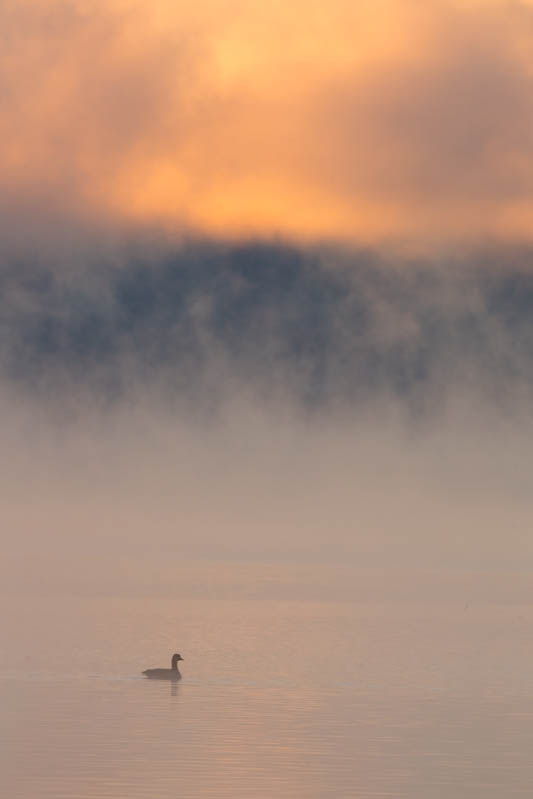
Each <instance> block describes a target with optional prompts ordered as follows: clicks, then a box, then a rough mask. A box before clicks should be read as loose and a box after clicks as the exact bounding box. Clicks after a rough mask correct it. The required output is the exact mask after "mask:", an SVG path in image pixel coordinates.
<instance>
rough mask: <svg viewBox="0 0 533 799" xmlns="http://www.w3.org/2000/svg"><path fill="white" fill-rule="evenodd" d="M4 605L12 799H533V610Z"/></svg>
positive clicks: (5, 756)
mask: <svg viewBox="0 0 533 799" xmlns="http://www.w3.org/2000/svg"><path fill="white" fill-rule="evenodd" d="M3 605H4V612H3V614H2V629H1V631H0V634H1V640H2V651H1V660H0V694H1V707H2V712H1V739H2V743H1V748H0V795H1V796H2V797H6V798H7V797H9V799H45V798H47V799H48V798H49V799H63V797H64V798H65V799H67V797H68V799H89V798H92V797H102V798H103V797H105V798H106V799H118V798H119V797H128V799H136V798H137V797H150V799H158V798H159V797H160V798H161V799H164V798H166V797H181V799H183V797H220V799H225V798H226V797H232V798H238V797H246V798H247V799H253V798H254V797H256V798H257V799H259V798H263V797H265V799H266V797H268V799H270V798H271V797H277V799H285V798H288V797H306V799H318V797H360V799H370V797H372V799H378V798H379V799H382V798H384V797H395V799H400V798H401V797H406V798H408V799H462V798H463V797H464V799H467V798H468V799H478V798H479V799H503V798H504V797H505V799H513V797H531V796H533V758H532V756H531V754H532V752H533V644H532V641H533V614H532V612H531V609H530V608H528V607H525V606H507V607H505V606H500V607H499V606H490V605H481V606H478V607H476V606H474V607H466V608H465V607H463V605H462V604H455V605H446V604H443V603H441V604H435V605H433V606H424V605H422V604H416V603H404V604H401V603H400V604H394V603H390V604H384V605H378V604H365V603H357V602H348V601H346V602H339V601H337V602H325V601H324V602H311V601H273V600H253V599H250V600H247V599H239V600H234V601H231V600H224V601H216V600H214V599H213V600H198V599H194V600H190V599H182V598H180V599H153V598H150V599H129V598H97V599H94V598H79V597H77V598H66V597H65V598H37V597H31V598H24V599H23V598H21V597H9V598H5V599H4V600H3ZM174 651H178V652H181V653H182V655H183V656H184V658H185V660H184V662H183V664H181V666H182V674H183V679H182V680H181V682H180V683H179V684H172V683H168V682H164V681H150V680H146V679H144V678H143V677H141V675H140V672H141V670H142V669H144V668H148V667H153V666H167V665H169V659H170V655H171V653H172V652H174Z"/></svg>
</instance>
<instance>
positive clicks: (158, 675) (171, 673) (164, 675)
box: [143, 655, 183, 680]
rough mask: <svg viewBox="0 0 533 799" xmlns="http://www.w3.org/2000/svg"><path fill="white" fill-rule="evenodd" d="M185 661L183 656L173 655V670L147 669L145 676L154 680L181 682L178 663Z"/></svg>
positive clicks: (144, 672)
mask: <svg viewBox="0 0 533 799" xmlns="http://www.w3.org/2000/svg"><path fill="white" fill-rule="evenodd" d="M179 660H183V658H182V656H181V655H172V668H170V669H146V670H145V671H143V674H146V676H147V677H150V678H151V679H152V680H181V674H180V670H179V669H178V661H179Z"/></svg>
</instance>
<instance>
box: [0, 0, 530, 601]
mask: <svg viewBox="0 0 533 799" xmlns="http://www.w3.org/2000/svg"><path fill="white" fill-rule="evenodd" d="M0 40H1V56H0V59H1V60H0V141H2V148H1V152H0V187H1V192H0V286H1V293H0V330H1V337H0V411H1V414H0V442H1V445H2V451H3V452H5V453H8V457H7V458H4V459H3V462H2V464H1V465H0V476H1V478H2V492H3V499H2V506H3V514H4V523H3V524H2V527H3V531H4V532H3V539H4V540H3V548H4V556H5V557H4V558H3V559H2V560H3V566H2V567H1V568H2V570H3V572H2V579H3V582H4V585H8V586H9V590H11V591H16V590H21V591H31V590H35V591H39V590H43V591H48V592H50V591H55V590H56V591H76V590H83V591H88V592H91V591H92V592H106V591H110V590H123V591H127V590H128V591H129V590H131V591H140V592H142V591H156V592H157V591H167V590H168V591H174V592H176V591H179V590H180V586H181V588H182V589H183V586H186V588H187V590H188V591H192V592H193V593H194V592H198V590H199V588H198V585H199V584H200V585H201V584H207V582H209V583H210V584H211V583H212V582H213V580H214V579H215V577H214V575H215V574H216V575H219V576H220V580H221V581H222V582H223V583H224V584H225V585H226V589H227V590H230V588H231V590H238V589H239V590H242V591H248V590H251V589H250V584H251V583H250V581H251V582H252V583H254V581H255V583H254V584H259V583H261V585H263V586H265V585H267V586H268V585H271V583H272V580H274V578H272V576H269V574H270V572H268V569H269V568H275V569H283V568H285V567H286V568H287V569H288V568H289V567H290V568H293V569H294V568H296V567H298V568H301V569H304V570H305V569H307V568H308V569H311V570H312V569H314V568H316V567H317V566H318V565H319V564H329V565H328V566H327V568H331V569H333V568H340V567H347V566H349V567H353V568H354V569H359V570H366V571H365V574H366V575H367V578H365V579H366V583H365V585H367V587H368V586H371V585H373V584H374V583H373V580H374V578H373V577H372V575H375V574H377V573H380V570H382V571H383V570H388V571H389V572H390V570H397V571H398V570H404V571H406V570H411V571H413V570H415V571H417V573H422V572H424V573H425V574H426V575H427V574H429V573H431V574H434V573H441V572H443V571H447V572H450V573H451V572H454V573H464V574H471V573H472V572H473V571H475V572H476V573H478V574H486V575H488V574H490V575H492V576H491V578H490V580H489V581H488V582H487V583H486V584H487V585H489V584H490V585H491V586H492V585H494V579H495V578H494V575H497V576H498V575H499V577H501V579H502V580H503V581H504V583H505V580H507V582H506V583H505V585H507V586H508V588H509V590H511V587H512V586H513V585H514V586H516V585H517V584H518V583H517V580H518V578H517V575H518V574H520V573H521V572H523V571H524V570H525V569H527V568H529V567H530V566H531V559H532V555H533V550H532V547H531V544H530V541H529V538H530V536H529V519H530V515H531V514H530V510H531V508H530V497H531V489H532V487H533V486H532V485H531V478H530V474H529V473H530V469H529V468H528V465H529V455H530V446H529V441H530V440H531V432H532V420H531V410H530V409H531V399H532V389H533V358H532V355H531V353H532V352H533V347H532V345H533V322H532V319H533V316H532V310H533V273H532V270H531V265H532V263H533V247H532V242H531V224H530V220H531V212H532V210H533V160H532V147H533V107H532V104H531V99H530V98H531V88H532V86H531V81H532V77H533V76H532V66H531V57H530V53H531V47H532V45H533V4H532V3H530V2H526V0H522V2H520V1H519V0H505V1H504V0H455V1H454V0H447V1H444V0H427V1H426V2H425V3H423V4H422V3H420V2H418V0H416V1H415V0H372V2H370V0H368V1H367V0H361V2H358V3H353V2H349V0H331V1H330V2H328V3H327V4H326V3H322V2H315V0H306V2H305V3H304V2H300V0H294V2H292V3H290V4H287V3H282V2H278V1H277V0H272V2H269V3H263V2H258V0H246V2H245V1H244V0H197V1H196V2H194V3H193V2H185V1H184V2H181V3H180V4H176V3H175V2H170V0H152V2H151V3H143V2H138V1H137V2H134V1H133V0H105V2H104V1H103V0H91V2H82V1H81V0H79V2H76V1H75V0H71V1H69V0H4V2H3V3H2V5H1V7H0ZM228 563H230V564H241V568H240V570H238V571H237V572H235V571H231V569H229V571H228V568H229V567H227V564H228ZM242 564H244V565H242ZM273 564H274V566H273ZM259 568H261V569H263V571H262V572H261V575H262V576H261V577H260V576H259V572H258V571H257V570H258V569H259ZM324 568H326V566H324ZM213 569H214V571H213ZM264 569H267V571H266V572H265V571H264ZM328 573H329V572H328ZM276 574H277V575H278V576H277V577H276V579H275V580H274V583H276V585H278V583H279V581H280V580H281V581H282V582H283V580H282V578H281V577H280V576H279V574H280V573H279V572H276ZM191 575H196V576H193V577H191ZM230 575H231V576H230ZM235 575H238V576H235ZM265 575H266V576H265ZM368 575H370V577H368ZM506 575H507V577H506ZM508 575H511V577H508ZM283 579H285V578H283ZM306 579H307V578H306ZM309 579H311V578H309ZM345 579H346V583H347V585H348V584H349V583H350V579H349V578H348V577H346V578H345ZM276 580H277V581H278V582H276ZM302 580H304V578H303V577H302ZM487 580H488V578H487ZM304 581H305V580H304ZM322 581H323V582H324V580H323V578H322ZM326 582H327V581H326ZM297 583H298V581H297ZM245 584H246V586H247V587H246V588H245V587H244V585H245ZM429 584H431V580H428V578H427V577H426V578H424V580H421V585H423V586H424V590H427V587H428V585H429ZM228 585H229V586H230V588H228ZM284 585H285V589H284V590H286V591H288V592H289V594H291V595H292V593H296V594H298V591H299V590H300V588H299V587H298V585H299V584H298V585H296V587H295V586H294V585H293V583H290V585H291V586H292V587H290V589H289V588H287V585H286V584H285V583H284ZM350 585H351V589H353V584H351V583H350ZM405 585H407V583H405ZM239 587H240V588H239ZM278 587H279V585H278ZM351 589H350V590H351ZM183 590H185V589H183ZM261 590H263V589H261ZM264 590H265V591H266V592H267V593H268V590H271V591H273V590H274V589H271V588H270V589H268V590H267V589H264ZM316 590H317V592H318V593H320V591H323V590H325V589H323V586H322V587H320V586H318V584H317V588H316ZM346 590H347V591H348V593H349V590H348V588H347V589H346ZM369 590H370V589H369ZM502 590H503V589H502ZM373 591H374V593H373V594H372V595H373V596H374V595H375V590H374V589H373ZM291 592H292V593H291ZM511 593H512V592H511ZM503 594H505V591H503Z"/></svg>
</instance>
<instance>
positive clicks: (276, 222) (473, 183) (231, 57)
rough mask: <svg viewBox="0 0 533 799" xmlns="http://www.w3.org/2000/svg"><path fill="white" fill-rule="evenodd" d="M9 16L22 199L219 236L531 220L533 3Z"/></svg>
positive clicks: (392, 230) (469, 234) (226, 1)
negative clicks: (532, 55) (191, 229)
mask: <svg viewBox="0 0 533 799" xmlns="http://www.w3.org/2000/svg"><path fill="white" fill-rule="evenodd" d="M0 30H2V67H1V72H0V93H1V95H2V103H1V104H0V136H1V141H2V152H1V155H0V181H1V184H2V187H3V192H2V194H3V199H2V203H3V204H4V206H11V207H20V208H22V209H24V208H25V207H31V208H32V209H33V211H34V212H35V208H37V209H39V208H42V209H43V213H45V212H49V211H50V209H56V210H58V211H59V212H60V213H61V212H63V211H68V213H69V214H74V215H76V216H79V217H80V218H82V219H83V218H87V217H88V218H90V219H93V220H94V219H95V218H96V219H106V220H109V219H111V220H119V221H121V222H122V221H126V222H134V223H136V224H147V225H153V224H163V225H169V226H171V227H178V228H183V227H185V228H193V229H197V230H200V231H202V232H205V233H207V234H217V235H218V234H223V235H242V234H245V235H250V234H258V235H267V236H270V235H277V234H281V235H286V236H290V237H296V238H304V239H313V238H316V237H318V238H320V237H328V238H340V239H346V240H351V241H371V242H375V241H383V240H402V241H412V242H417V243H420V242H427V241H430V242H432V241H442V240H450V239H451V240H464V239H466V240H470V241H472V240H474V241H475V240H478V239H480V238H484V237H487V236H488V237H503V238H506V237H507V238H509V237H512V238H517V237H518V238H529V237H530V235H531V222H530V220H531V212H532V210H533V161H532V154H533V108H532V104H531V96H532V94H531V90H532V65H531V57H530V54H531V52H532V51H533V50H532V46H533V7H532V5H531V3H526V2H519V1H518V0H516V1H515V2H513V1H512V0H511V2H509V0H505V1H504V0H501V1H500V0H469V1H467V0H461V1H460V2H459V1H457V2H453V0H448V2H444V1H443V0H440V1H439V0H437V1H435V0H428V1H427V2H425V3H420V2H419V0H371V1H370V0H363V1H362V2H358V3H353V1H352V0H330V2H328V3H327V4H326V3H324V2H318V0H305V2H302V0H293V2H292V3H290V4H287V3H285V2H281V0H271V2H269V3H264V2H262V1H261V2H260V1H259V0H198V1H197V2H191V1H189V2H181V3H176V2H171V0H153V1H152V2H150V3H148V2H138V1H137V2H135V1H134V0H105V2H104V0H91V2H81V1H80V2H74V0H73V1H72V2H64V1H63V0H61V1H60V0H4V3H3V4H2V7H1V8H0Z"/></svg>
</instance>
